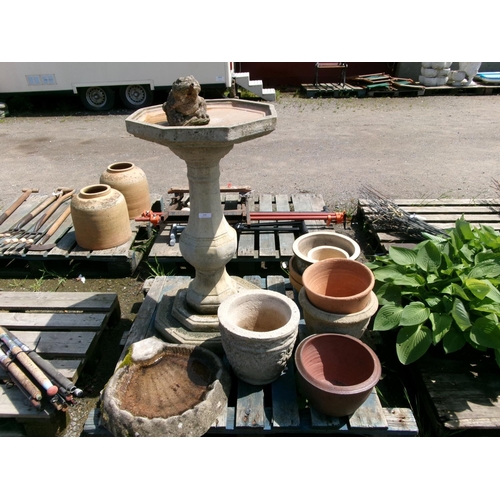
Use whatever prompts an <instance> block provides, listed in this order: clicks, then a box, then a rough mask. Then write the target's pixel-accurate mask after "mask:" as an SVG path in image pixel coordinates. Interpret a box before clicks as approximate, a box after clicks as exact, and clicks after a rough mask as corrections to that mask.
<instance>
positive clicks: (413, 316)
mask: <svg viewBox="0 0 500 500" xmlns="http://www.w3.org/2000/svg"><path fill="white" fill-rule="evenodd" d="M428 318H429V309H428V308H427V307H426V306H425V304H424V303H423V302H412V303H410V304H408V305H407V306H405V307H404V309H403V312H402V313H401V320H400V322H399V324H400V325H401V326H413V325H419V324H421V323H423V322H424V321H426V320H427V319H428Z"/></svg>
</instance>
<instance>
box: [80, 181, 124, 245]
mask: <svg viewBox="0 0 500 500" xmlns="http://www.w3.org/2000/svg"><path fill="white" fill-rule="evenodd" d="M71 218H72V220H73V228H74V230H75V238H76V242H77V243H78V245H79V246H81V247H82V248H84V249H86V250H105V249H107V248H113V247H117V246H119V245H122V244H123V243H126V242H127V241H128V240H130V238H132V230H131V228H130V220H129V218H128V210H127V203H126V201H125V197H124V196H123V194H121V193H120V192H119V191H117V190H116V189H113V188H111V187H110V186H107V185H105V184H93V185H91V186H87V187H84V188H82V189H81V190H80V192H79V193H78V194H77V195H76V196H73V198H72V199H71Z"/></svg>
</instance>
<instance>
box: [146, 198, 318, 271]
mask: <svg viewBox="0 0 500 500" xmlns="http://www.w3.org/2000/svg"><path fill="white" fill-rule="evenodd" d="M221 203H222V206H223V210H224V211H225V213H234V212H235V211H236V212H237V211H240V212H241V211H244V210H243V209H245V210H247V211H248V212H271V211H275V212H276V211H278V212H321V211H323V210H324V208H325V202H324V200H323V196H321V195H316V194H305V193H299V194H295V195H291V196H290V195H287V194H277V195H271V194H261V195H259V194H252V195H251V196H249V197H248V199H247V200H246V201H245V202H243V200H242V199H241V196H240V195H238V194H237V193H236V194H222V195H221ZM187 218H188V216H187V215H186V220H185V222H184V224H187ZM241 221H242V222H245V220H244V218H242V220H241ZM255 222H257V221H255ZM305 226H306V228H307V230H317V229H323V228H325V227H326V226H325V223H324V221H320V220H317V221H314V220H313V221H306V224H305ZM173 227H174V223H169V222H168V219H167V221H166V223H165V224H162V225H161V226H160V230H159V233H158V235H157V236H156V238H155V241H154V243H153V246H152V248H151V250H150V252H149V254H148V257H147V260H148V262H150V263H151V264H169V263H176V262H178V263H181V262H182V263H185V260H184V258H183V257H182V254H181V251H180V247H179V236H177V238H175V244H174V245H172V246H171V245H169V242H170V241H171V237H170V235H171V232H172V228H173ZM297 236H299V233H296V232H295V233H294V232H290V233H283V232H279V233H278V232H272V231H269V232H258V233H257V232H253V231H245V232H241V233H240V234H239V235H238V247H237V251H236V255H235V257H234V258H233V260H232V261H231V263H230V264H229V265H231V264H239V263H244V262H246V263H257V262H269V263H271V262H274V263H278V264H279V263H280V261H286V262H288V260H290V257H291V256H292V255H293V252H292V244H293V241H294V240H295V238H296V237H297Z"/></svg>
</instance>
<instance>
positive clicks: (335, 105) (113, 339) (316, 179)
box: [0, 94, 500, 437]
mask: <svg viewBox="0 0 500 500" xmlns="http://www.w3.org/2000/svg"><path fill="white" fill-rule="evenodd" d="M159 99H160V98H159ZM55 102H56V105H55V106H54V105H53V106H52V107H51V106H49V105H48V104H47V102H43V103H42V104H40V103H39V102H37V101H36V100H35V101H34V102H33V103H31V104H30V105H29V106H28V109H27V108H26V104H24V108H20V110H19V111H15V110H14V109H12V111H13V113H12V116H10V117H8V118H6V119H1V120H0V146H1V149H2V181H3V183H2V190H1V191H0V210H1V209H3V208H5V207H6V206H8V205H9V204H10V202H12V200H14V199H15V198H17V197H18V196H19V193H20V191H21V189H22V188H25V187H38V188H39V189H40V192H41V193H49V192H51V191H52V190H53V189H54V188H55V187H57V186H59V185H61V183H63V184H64V185H65V186H72V187H75V188H77V189H79V188H81V187H83V186H86V185H89V184H94V183H96V182H97V180H98V178H99V176H100V174H101V172H102V171H103V170H104V169H105V168H106V166H107V165H109V164H110V163H113V162H116V161H132V162H134V163H136V164H137V165H138V166H140V167H141V168H143V170H144V171H145V172H146V175H147V176H148V180H149V182H150V185H151V187H152V191H154V192H156V193H159V194H166V192H167V190H168V189H169V188H170V187H172V186H186V185H187V179H186V172H185V166H184V163H183V162H182V161H181V160H179V159H178V158H177V157H175V156H174V155H173V154H172V153H171V152H170V151H169V150H168V149H167V148H164V147H162V146H159V145H156V144H153V143H148V142H146V141H142V140H140V139H137V138H134V137H132V136H130V135H129V134H128V133H127V131H126V129H125V123H124V120H125V118H126V116H128V114H129V112H128V111H126V110H120V109H116V110H113V111H112V112H110V113H107V114H102V115H99V114H90V113H87V112H83V111H81V110H80V109H79V108H78V105H77V104H76V103H75V102H73V101H72V100H58V101H55ZM159 102H162V101H161V99H160V100H159ZM54 107H57V108H58V109H57V110H56V111H54V110H53V108H54ZM275 107H276V110H277V114H278V126H277V129H276V130H275V131H274V132H273V133H272V134H270V135H268V136H266V137H262V138H259V139H257V140H254V141H250V142H247V143H243V144H238V145H236V146H235V147H234V149H233V150H232V151H231V152H230V153H229V154H228V155H227V156H226V157H225V158H224V159H223V160H222V162H221V184H222V185H225V184H228V183H232V184H233V185H240V186H251V187H252V188H253V189H254V190H255V191H256V192H257V193H272V194H279V193H287V194H294V193H298V192H304V193H319V194H322V195H323V197H324V199H325V202H326V204H327V206H328V208H329V209H330V210H338V209H348V210H354V209H355V207H356V203H357V199H358V198H359V197H361V195H362V189H363V186H369V187H372V188H375V189H377V190H379V191H381V192H382V193H383V194H385V195H386V196H388V197H391V198H439V197H447V198H450V197H451V198H492V197H495V196H496V195H497V193H496V191H495V189H494V187H493V186H492V182H491V181H492V179H493V178H497V177H498V176H499V174H500V172H499V162H498V158H500V141H498V132H497V131H498V129H499V122H500V97H499V96H454V97H451V96H450V97H446V96H444V97H425V96H423V97H418V98H417V97H415V98H392V99H391V98H366V99H357V98H353V99H350V98H349V99H304V98H300V97H297V96H295V95H294V94H282V95H281V97H280V99H279V100H278V101H277V102H276V103H275ZM23 109H24V110H23ZM62 179H63V181H62ZM351 234H352V233H351ZM364 249H365V251H366V246H365V247H364ZM151 274H152V271H151V269H149V268H148V267H147V266H145V265H142V266H140V268H139V270H138V272H137V273H136V275H134V276H132V277H129V278H120V279H109V278H107V277H103V278H102V279H94V278H89V279H87V280H86V283H85V284H83V283H82V282H81V281H76V280H75V279H74V276H67V277H64V279H55V278H48V277H46V278H45V279H43V280H35V279H33V277H31V276H27V277H26V278H9V277H6V276H2V275H1V274H0V291H1V290H9V291H15V290H35V289H39V290H41V291H56V289H57V291H66V292H71V291H95V292H103V291H105V292H115V293H117V294H118V297H119V301H120V305H121V311H122V319H121V321H120V323H119V324H118V325H116V326H115V327H114V328H112V329H110V330H109V331H107V332H106V334H105V335H104V336H103V338H102V339H101V343H100V344H99V346H98V349H97V351H98V353H99V356H98V357H97V359H96V360H93V363H92V364H90V365H89V366H88V368H87V369H86V370H85V371H84V373H83V374H82V376H81V377H80V379H79V381H78V385H79V386H81V387H82V388H83V389H84V390H85V398H83V399H82V400H78V401H77V405H75V406H74V407H72V408H70V410H69V411H68V415H69V424H68V426H67V427H66V429H65V430H63V431H62V432H60V433H59V435H61V436H68V437H70V436H79V435H80V434H81V432H82V429H83V425H84V422H85V419H86V418H87V415H88V413H89V411H90V410H91V409H92V408H94V407H95V406H96V404H97V402H98V398H99V392H100V391H101V389H102V388H103V386H104V384H105V383H106V381H107V380H108V379H109V377H110V376H111V374H112V373H113V370H114V367H115V364H116V361H117V359H118V357H119V354H120V352H121V348H120V346H119V341H120V338H121V336H122V335H123V332H125V331H126V330H127V329H129V328H130V325H131V324H132V322H133V320H134V318H135V315H136V313H137V310H138V308H139V305H140V303H141V302H142V299H143V295H142V291H141V289H142V284H143V282H144V280H145V279H146V278H147V277H148V276H150V275H151Z"/></svg>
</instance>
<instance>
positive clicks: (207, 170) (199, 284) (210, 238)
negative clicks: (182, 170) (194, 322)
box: [169, 143, 237, 314]
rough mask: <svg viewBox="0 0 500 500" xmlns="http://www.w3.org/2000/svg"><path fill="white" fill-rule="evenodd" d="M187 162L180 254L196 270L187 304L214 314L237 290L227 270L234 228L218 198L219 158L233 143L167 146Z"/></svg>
mask: <svg viewBox="0 0 500 500" xmlns="http://www.w3.org/2000/svg"><path fill="white" fill-rule="evenodd" d="M169 148H170V149H171V150H172V152H173V153H174V154H176V155H177V156H178V157H179V158H182V159H183V160H184V161H185V162H186V164H187V176H188V181H189V197H190V213H189V221H188V224H187V227H186V228H185V229H184V231H183V232H182V234H181V238H180V243H179V244H180V250H181V253H182V256H183V257H184V258H185V259H186V261H187V262H189V263H190V264H191V265H192V266H193V267H194V268H195V270H196V275H195V278H194V279H193V280H192V281H191V283H190V284H189V288H188V290H187V294H186V301H187V304H188V305H189V306H190V307H191V308H192V309H193V310H194V311H195V312H197V313H199V314H216V313H217V309H218V307H219V305H220V303H221V302H222V301H223V300H224V299H226V298H227V297H229V296H230V295H232V294H233V293H235V292H236V291H237V285H236V283H235V282H234V280H233V279H232V278H231V277H230V276H229V275H228V273H227V271H226V264H227V263H228V262H229V261H230V260H231V259H232V258H233V256H234V254H235V253H236V246H237V238H236V231H235V230H234V229H233V228H232V227H231V226H230V225H229V224H228V223H227V221H226V218H225V217H224V212H223V209H222V204H221V200H220V184H219V177H220V167H219V162H220V160H221V159H222V158H223V157H224V156H225V155H226V154H228V153H229V152H230V151H231V149H232V148H233V146H232V144H227V143H226V144H217V145H214V146H209V147H206V146H201V145H200V146H193V145H192V144H191V145H189V146H188V147H185V146H183V145H172V144H170V145H169Z"/></svg>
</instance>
